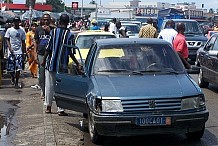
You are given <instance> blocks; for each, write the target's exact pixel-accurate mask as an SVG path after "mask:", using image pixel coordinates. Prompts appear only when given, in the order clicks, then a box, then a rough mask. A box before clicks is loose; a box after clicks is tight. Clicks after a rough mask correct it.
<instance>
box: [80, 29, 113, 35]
mask: <svg viewBox="0 0 218 146" xmlns="http://www.w3.org/2000/svg"><path fill="white" fill-rule="evenodd" d="M77 35H114V34H113V33H112V32H106V31H102V30H93V31H92V30H88V31H82V32H79V33H78V34H77Z"/></svg>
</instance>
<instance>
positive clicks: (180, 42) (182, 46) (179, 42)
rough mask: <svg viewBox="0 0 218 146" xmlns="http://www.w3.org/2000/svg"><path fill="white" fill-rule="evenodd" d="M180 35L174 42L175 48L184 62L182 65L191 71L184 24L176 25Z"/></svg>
mask: <svg viewBox="0 0 218 146" xmlns="http://www.w3.org/2000/svg"><path fill="white" fill-rule="evenodd" d="M176 28H177V32H178V34H177V35H176V37H175V39H174V40H173V48H174V49H175V50H176V52H177V53H178V55H179V57H180V59H181V60H182V63H183V64H184V66H185V68H186V69H190V68H191V66H190V64H189V63H188V55H189V54H188V53H189V52H188V46H187V43H186V39H185V35H184V32H185V24H184V23H178V24H177V25H176Z"/></svg>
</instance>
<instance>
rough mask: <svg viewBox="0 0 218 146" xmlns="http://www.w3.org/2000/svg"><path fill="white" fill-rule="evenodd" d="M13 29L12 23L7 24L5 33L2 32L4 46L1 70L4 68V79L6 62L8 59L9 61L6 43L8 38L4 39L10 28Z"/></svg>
mask: <svg viewBox="0 0 218 146" xmlns="http://www.w3.org/2000/svg"><path fill="white" fill-rule="evenodd" d="M10 27H11V24H10V23H6V24H5V25H4V28H5V29H4V30H3V31H1V33H0V34H1V35H2V36H3V38H2V39H3V40H2V41H3V42H2V43H3V44H2V45H3V46H2V61H1V62H2V63H1V68H2V77H3V75H4V74H3V71H4V70H5V69H6V62H7V59H8V46H7V41H6V38H5V37H4V36H5V33H6V31H7V30H8V28H10Z"/></svg>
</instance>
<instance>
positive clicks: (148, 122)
mask: <svg viewBox="0 0 218 146" xmlns="http://www.w3.org/2000/svg"><path fill="white" fill-rule="evenodd" d="M135 122H136V125H140V126H158V125H171V118H170V117H143V118H136V121H135Z"/></svg>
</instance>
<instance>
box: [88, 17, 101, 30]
mask: <svg viewBox="0 0 218 146" xmlns="http://www.w3.org/2000/svg"><path fill="white" fill-rule="evenodd" d="M91 24H92V25H91V27H90V30H100V27H99V26H98V24H97V21H96V20H95V19H93V20H92V21H91Z"/></svg>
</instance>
